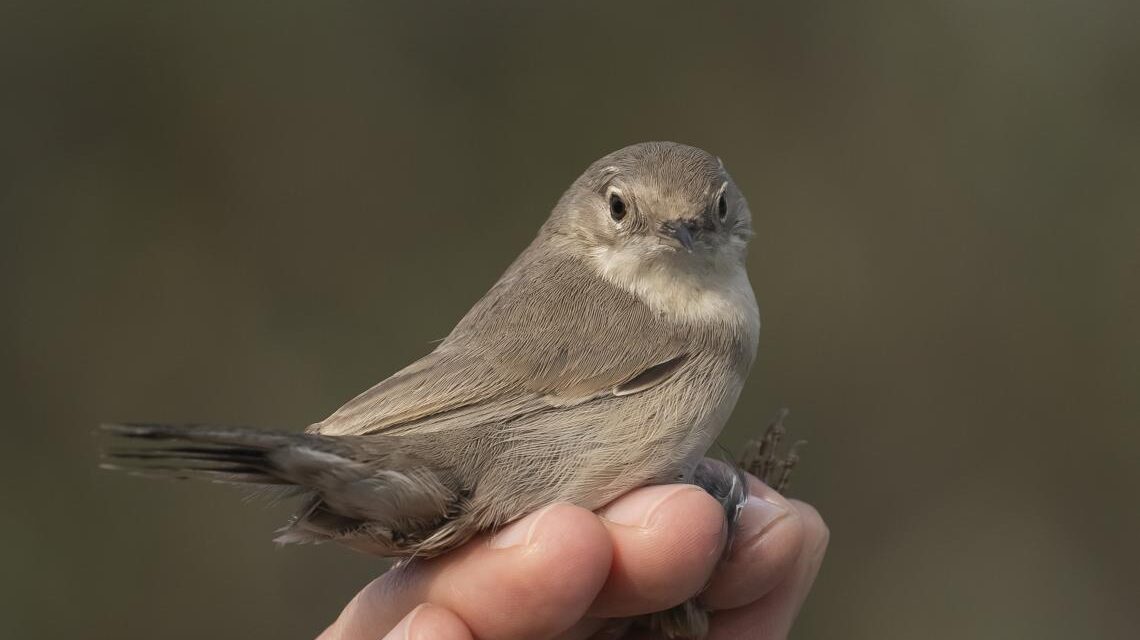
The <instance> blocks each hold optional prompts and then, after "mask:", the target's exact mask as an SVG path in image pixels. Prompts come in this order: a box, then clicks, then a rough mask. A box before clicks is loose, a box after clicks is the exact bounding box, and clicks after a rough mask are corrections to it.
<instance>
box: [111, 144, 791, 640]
mask: <svg viewBox="0 0 1140 640" xmlns="http://www.w3.org/2000/svg"><path fill="white" fill-rule="evenodd" d="M752 236H753V229H752V214H751V212H750V210H749V206H748V203H747V201H746V200H745V197H744V195H743V194H742V193H741V190H740V189H739V188H738V186H737V184H736V183H735V182H734V180H733V178H732V177H731V176H730V175H729V173H728V171H727V169H726V168H725V166H724V163H723V162H722V161H721V160H720V159H719V158H717V157H716V156H714V155H712V154H710V153H708V152H706V151H704V150H702V149H699V148H696V147H693V146H688V145H684V144H679V143H674V142H644V143H639V144H634V145H631V146H627V147H624V148H622V149H619V150H617V151H614V152H612V153H609V154H607V155H605V156H603V157H602V158H600V159H598V160H597V161H595V162H593V163H592V164H591V165H589V167H587V168H586V170H585V171H584V172H583V173H582V174H581V175H580V176H579V177H578V178H577V179H576V180H575V181H574V182H573V183H572V184H571V185H570V187H569V188H568V189H567V190H566V191H565V193H563V195H562V196H561V198H560V199H559V200H558V202H557V204H556V205H555V206H554V208H553V210H552V212H551V213H550V215H549V217H548V218H547V220H546V221H545V223H543V224H542V226H541V228H540V230H539V231H538V234H537V235H536V236H535V238H534V239H533V241H532V242H531V243H530V245H529V246H528V247H526V249H525V250H523V251H522V253H521V254H520V255H519V256H518V257H517V258H516V259H515V261H514V262H513V263H512V264H511V265H510V267H509V268H507V270H506V272H505V273H504V274H503V275H502V276H501V277H500V278H499V280H498V281H497V282H496V283H495V284H494V285H493V286H492V287H491V288H490V290H489V291H488V292H487V293H486V295H484V296H483V297H482V298H481V299H480V300H479V301H478V302H477V303H476V304H475V305H474V306H473V307H472V308H471V309H470V311H469V312H468V313H467V314H466V315H465V316H463V318H462V319H461V320H460V321H459V323H458V324H457V325H456V326H455V328H454V329H453V330H452V331H451V333H450V334H449V335H448V336H447V337H446V338H445V339H444V340H442V341H441V342H440V343H439V344H438V345H437V346H436V348H435V349H434V350H433V351H431V352H430V353H429V354H427V355H426V356H424V357H422V358H421V359H419V360H416V361H415V362H413V363H411V364H410V365H408V366H407V367H405V368H403V369H401V370H399V371H398V372H396V373H395V374H393V375H392V376H390V377H389V378H387V379H385V380H383V381H381V382H379V383H378V384H376V385H375V386H373V387H371V388H370V389H368V390H366V391H364V392H363V393H360V394H359V395H357V396H356V397H355V398H353V399H351V400H349V401H348V402H347V403H346V404H344V405H343V406H342V407H340V408H339V409H337V410H336V411H335V412H333V413H332V415H330V416H328V417H327V418H325V419H324V420H321V421H320V422H317V423H315V424H312V425H310V426H309V427H308V428H306V429H305V430H304V432H303V433H299V432H289V431H270V430H260V429H250V428H235V427H219V426H205V425H169V424H156V423H118V424H111V425H105V428H106V429H108V430H109V431H110V432H111V433H112V434H114V435H116V436H119V437H121V438H124V439H125V441H126V442H129V443H131V445H130V446H129V447H120V448H118V449H114V450H112V451H111V452H110V453H109V456H110V457H111V458H113V459H114V460H113V461H112V463H110V464H112V465H113V466H119V467H121V466H124V465H127V466H129V467H130V468H133V469H134V470H136V471H138V472H142V473H164V474H169V475H173V476H175V477H180V478H202V479H207V480H214V481H219V482H226V483H236V484H244V485H252V486H257V487H263V488H267V490H269V491H276V492H278V493H279V494H280V495H290V496H298V497H300V499H301V507H300V509H299V510H298V511H297V512H296V513H295V515H293V517H292V518H291V519H290V520H289V522H288V524H287V525H286V526H285V527H284V528H282V529H281V530H280V531H279V532H278V536H277V538H276V540H277V541H278V542H281V543H318V542H327V541H332V542H337V543H340V544H343V545H346V546H348V547H351V548H353V549H356V550H359V551H363V552H366V553H369V554H373V555H378V556H385V557H394V558H421V557H422V558H430V557H433V556H437V555H439V554H442V553H445V552H447V551H449V550H451V549H454V548H456V547H458V546H459V545H462V544H463V543H464V542H466V541H468V540H469V539H471V538H472V537H473V536H475V535H477V534H480V533H484V532H492V531H495V530H497V529H498V528H500V527H502V526H504V525H506V524H508V523H510V522H512V521H515V520H517V519H519V518H521V517H523V516H525V515H527V514H529V513H532V512H534V511H535V510H537V509H540V508H542V507H543V506H545V505H549V504H552V503H555V502H569V503H572V504H575V505H579V506H581V507H584V508H587V509H598V508H600V507H602V506H604V505H606V504H607V503H609V502H611V501H612V500H614V499H616V498H617V497H619V496H621V495H622V494H624V493H626V492H628V491H630V490H632V489H634V488H637V487H640V486H644V485H652V484H661V483H671V482H696V483H697V484H701V485H702V486H705V487H706V489H708V490H709V491H710V493H714V495H716V496H717V497H718V499H720V500H722V504H724V505H725V508H726V516H728V517H729V520H730V521H731V520H732V519H733V515H734V513H735V510H737V509H739V507H740V505H741V504H742V503H743V500H744V498H745V493H746V489H744V488H743V487H744V486H745V485H744V482H743V478H742V477H740V476H738V475H737V474H736V472H735V471H732V472H725V471H722V470H718V468H715V467H711V466H710V465H708V464H707V463H706V462H702V461H703V459H704V455H705V452H706V451H707V450H708V449H709V447H710V445H712V444H713V442H714V439H715V438H716V437H717V435H718V434H719V433H720V431H721V429H722V428H723V426H724V424H725V422H726V421H727V419H728V417H729V415H730V414H731V412H732V409H733V407H734V406H735V404H736V401H737V398H738V397H739V395H740V393H741V389H742V387H743V385H744V382H745V380H746V378H747V376H748V374H749V372H750V370H751V368H752V366H753V362H754V360H755V357H756V351H757V342H758V338H759V332H760V315H759V309H758V306H757V303H756V298H755V295H754V293H753V289H752V286H751V284H750V282H749V279H748V272H747V270H746V258H747V250H748V243H749V240H750V239H751V238H752ZM768 444H771V443H770V442H769V443H768ZM761 457H763V458H764V459H765V461H766V462H767V463H769V467H772V468H774V469H776V471H777V472H778V473H777V475H781V474H782V472H784V471H790V467H791V465H792V464H794V460H791V459H785V460H782V461H776V460H775V459H774V458H773V455H772V453H771V447H769V448H768V450H767V451H766V452H765V454H764V455H763V456H761ZM793 457H794V455H793V456H790V458H793ZM772 463H775V464H774V465H773V464H772ZM767 471H768V470H765V472H767ZM784 481H785V482H786V477H785V478H784ZM693 616H696V617H698V618H699V617H700V612H699V611H696V610H691V611H688V612H687V613H684V615H682V616H681V617H680V618H681V619H680V620H679V621H677V620H675V621H674V622H672V623H670V624H672V625H673V626H674V627H678V628H677V629H675V633H674V635H675V636H676V637H690V636H692V637H697V636H699V634H700V633H701V631H700V628H701V625H702V624H703V622H702V621H701V620H695V621H686V619H687V618H688V617H693ZM674 617H675V618H676V616H674ZM687 627H691V628H687ZM685 634H690V635H685Z"/></svg>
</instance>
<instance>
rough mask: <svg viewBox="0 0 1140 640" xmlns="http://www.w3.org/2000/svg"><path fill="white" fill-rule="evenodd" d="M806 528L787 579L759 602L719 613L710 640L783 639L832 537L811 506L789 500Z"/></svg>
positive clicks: (805, 595) (715, 615) (801, 604)
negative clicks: (800, 546) (797, 555)
mask: <svg viewBox="0 0 1140 640" xmlns="http://www.w3.org/2000/svg"><path fill="white" fill-rule="evenodd" d="M790 503H791V505H792V508H793V509H794V510H795V512H796V513H797V514H798V515H799V518H800V520H801V521H802V522H803V527H804V540H803V548H802V551H801V553H800V554H799V557H797V558H796V561H795V563H793V565H792V567H791V568H790V570H789V571H788V573H787V576H786V579H785V580H784V581H783V582H780V583H779V584H778V585H776V586H775V588H773V589H772V590H771V592H769V593H768V594H767V595H766V596H764V597H763V598H761V599H760V600H758V601H756V602H754V603H752V604H750V605H748V606H746V607H742V608H739V609H732V610H729V611H718V612H716V613H715V614H713V616H712V625H711V628H710V633H709V640H744V639H752V640H783V639H784V638H787V637H788V632H789V631H791V628H792V623H793V622H795V619H796V615H797V614H798V613H799V611H800V607H802V606H803V603H804V600H805V599H806V598H807V594H808V591H809V590H810V589H811V585H812V583H813V582H815V576H816V574H817V573H819V566H820V563H822V562H823V555H824V553H825V552H826V551H827V542H828V538H829V536H830V534H829V533H828V530H827V525H825V524H824V522H823V518H821V517H820V516H819V512H818V511H816V510H815V509H814V508H813V507H812V506H811V505H808V504H805V503H803V502H800V501H798V500H791V501H790Z"/></svg>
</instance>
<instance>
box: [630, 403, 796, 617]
mask: <svg viewBox="0 0 1140 640" xmlns="http://www.w3.org/2000/svg"><path fill="white" fill-rule="evenodd" d="M787 416H788V410H787V409H780V412H779V413H778V414H776V418H775V419H774V420H772V422H771V423H769V424H768V428H767V429H766V430H765V431H764V435H763V436H761V437H760V438H759V439H756V440H750V441H749V442H748V444H746V445H745V447H744V453H743V455H741V456H740V459H739V461H738V462H737V465H736V467H733V466H731V465H728V464H725V463H722V462H717V461H715V460H709V459H705V460H703V461H701V463H700V464H698V465H697V468H696V470H695V471H694V472H693V480H692V482H693V484H695V485H697V486H699V487H701V488H702V489H704V490H705V491H707V492H708V494H709V495H711V496H712V497H714V498H716V500H717V502H719V503H720V504H721V506H723V507H724V515H725V518H727V519H728V541H727V542H726V544H725V555H727V554H728V553H729V552H730V551H731V549H732V538H733V534H734V533H735V532H736V523H737V520H739V518H740V512H741V511H742V510H743V509H744V503H745V501H747V500H748V480H747V478H746V477H745V475H744V472H748V473H751V474H752V475H754V476H756V477H757V478H759V479H760V480H761V481H763V482H764V484H767V485H768V486H770V487H772V488H773V489H775V490H776V491H778V492H780V493H784V492H785V491H786V490H787V488H788V484H789V482H788V481H789V480H790V479H791V476H792V470H793V469H795V467H796V463H797V462H799V460H800V458H799V455H798V454H797V453H796V452H797V450H798V449H799V447H800V445H802V444H803V441H802V440H801V441H798V442H796V443H795V444H793V445H792V446H791V448H789V449H788V452H787V453H780V444H781V442H782V441H783V439H784V436H785V435H787V430H786V429H785V427H784V418H786V417H787ZM639 622H640V623H641V624H642V625H644V626H647V627H649V628H650V629H653V630H655V631H658V632H660V633H661V634H662V635H663V636H664V637H666V638H670V639H678V640H679V639H681V638H703V637H705V636H706V635H707V634H708V628H709V613H708V610H707V609H705V608H704V607H702V606H701V605H700V604H699V603H698V602H697V600H696V598H693V599H691V600H688V601H686V602H684V603H682V604H679V605H677V606H675V607H673V608H672V609H668V610H666V611H659V612H657V613H652V614H649V615H648V616H644V617H643V618H641V619H640V620H639Z"/></svg>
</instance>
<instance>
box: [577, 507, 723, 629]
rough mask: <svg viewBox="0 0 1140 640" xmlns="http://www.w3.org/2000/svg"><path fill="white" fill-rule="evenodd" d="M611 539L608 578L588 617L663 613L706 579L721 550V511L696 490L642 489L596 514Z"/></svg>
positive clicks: (691, 592) (687, 595)
mask: <svg viewBox="0 0 1140 640" xmlns="http://www.w3.org/2000/svg"><path fill="white" fill-rule="evenodd" d="M600 515H601V517H602V521H603V522H604V523H605V525H606V528H607V530H608V531H609V534H610V536H611V538H612V540H613V546H614V560H613V566H612V568H611V570H610V575H609V578H608V579H607V581H606V584H605V586H604V587H602V590H601V592H600V593H599V594H598V598H597V600H595V602H594V604H593V606H592V607H591V608H590V613H591V615H597V616H604V617H616V616H631V615H639V614H643V613H649V612H652V611H660V610H664V609H667V608H669V607H671V606H674V605H676V604H680V603H681V602H684V601H685V600H687V599H688V598H691V597H692V596H693V595H695V594H696V593H697V592H699V591H700V590H701V588H702V587H703V586H704V585H705V583H706V582H707V581H708V579H709V576H710V574H711V573H712V571H713V569H714V568H715V566H716V563H717V561H718V559H719V558H720V555H721V552H722V550H723V547H724V541H725V538H726V533H727V528H726V521H725V517H724V509H723V508H722V507H721V506H720V504H719V503H718V502H717V501H716V500H715V499H713V498H712V496H710V495H708V494H707V493H706V492H705V491H703V490H701V489H700V488H699V487H695V486H693V485H664V486H656V487H645V488H642V489H638V490H636V491H633V492H631V493H629V494H627V495H626V496H623V497H622V498H620V499H618V500H617V501H615V502H614V503H613V504H611V505H610V506H609V507H607V508H606V509H605V510H603V511H602V512H601V514H600Z"/></svg>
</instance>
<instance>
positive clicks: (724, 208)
mask: <svg viewBox="0 0 1140 640" xmlns="http://www.w3.org/2000/svg"><path fill="white" fill-rule="evenodd" d="M716 214H717V215H718V216H720V221H721V222H724V219H725V218H727V217H728V202H727V201H726V200H725V199H724V194H723V193H722V194H720V200H718V201H717V203H716Z"/></svg>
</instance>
